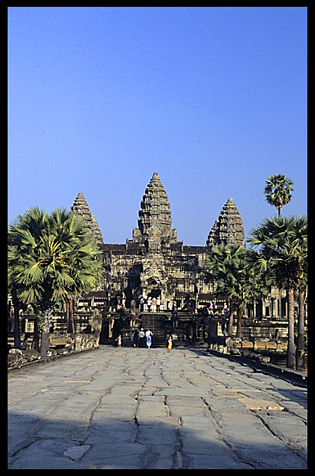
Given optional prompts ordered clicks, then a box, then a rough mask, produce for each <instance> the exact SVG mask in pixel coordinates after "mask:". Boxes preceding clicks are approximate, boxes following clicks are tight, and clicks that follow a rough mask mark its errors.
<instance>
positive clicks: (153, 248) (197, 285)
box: [8, 172, 288, 345]
mask: <svg viewBox="0 0 315 476" xmlns="http://www.w3.org/2000/svg"><path fill="white" fill-rule="evenodd" d="M71 209H72V210H73V211H74V212H75V213H76V214H77V215H79V216H81V217H82V218H83V220H84V222H85V224H86V227H87V228H88V230H89V231H90V233H91V234H92V235H93V236H94V238H95V241H96V243H97V245H98V246H99V248H100V250H101V252H102V260H103V279H102V281H101V283H100V285H99V287H98V288H97V289H95V290H93V291H90V292H89V293H87V294H86V295H83V296H80V297H79V298H78V299H75V300H74V303H73V304H74V305H73V310H74V311H73V315H72V317H71V319H70V317H69V315H67V312H66V311H65V310H60V311H56V312H55V315H54V317H53V326H52V328H53V333H54V334H55V335H56V336H58V335H60V334H64V335H68V336H70V334H69V332H70V333H71V332H73V327H71V326H69V323H70V321H71V322H72V326H73V324H74V331H75V332H77V333H82V332H83V333H84V332H87V333H89V332H91V329H92V328H95V327H93V326H94V325H95V323H97V327H98V330H97V332H100V343H113V342H114V339H115V338H116V337H117V336H118V334H122V337H123V345H126V344H127V343H128V344H129V345H131V336H132V334H133V332H134V331H135V330H139V329H140V328H141V327H143V328H144V329H149V328H150V330H151V331H153V336H154V337H153V345H163V344H164V345H165V342H166V336H167V334H172V336H173V339H174V340H175V342H176V340H177V342H179V343H183V344H190V343H196V342H197V343H202V342H206V341H207V340H208V342H210V340H209V339H210V338H209V336H214V337H215V338H216V336H223V333H222V325H221V324H222V320H223V321H224V319H225V316H224V303H225V301H227V300H226V298H225V296H215V295H214V294H213V291H214V289H213V284H212V283H207V282H206V280H205V276H206V267H205V261H206V256H207V252H208V251H209V249H210V248H211V247H212V246H213V245H215V244H220V243H223V244H229V243H231V244H238V245H242V246H245V239H244V227H243V223H242V219H241V217H240V214H239V211H238V209H237V208H236V206H235V204H234V202H233V199H232V198H229V199H228V200H227V202H226V203H225V205H224V206H223V208H222V210H221V212H220V214H219V216H218V219H217V220H216V221H215V223H214V225H213V227H212V228H211V230H210V232H209V234H208V237H207V238H206V240H205V245H204V246H187V245H184V244H183V241H179V240H178V239H177V232H176V229H174V228H172V218H171V211H170V204H169V201H168V197H167V194H166V191H165V189H164V187H163V185H162V183H161V181H160V178H159V175H158V174H157V173H156V172H155V173H154V174H153V176H152V178H151V180H150V182H149V184H148V185H147V187H146V189H145V192H144V195H143V197H142V200H141V202H140V210H139V219H138V227H137V228H134V229H133V232H132V240H129V239H127V240H126V243H124V244H109V243H104V241H103V236H102V233H101V230H100V228H99V226H98V223H97V221H96V219H95V217H94V216H93V215H92V213H91V211H90V209H89V206H88V204H87V201H86V199H85V197H84V195H83V194H82V193H79V194H78V196H77V197H76V199H75V201H74V203H73V205H72V207H71ZM210 303H211V306H213V307H212V309H211V311H210ZM11 304H12V303H11ZM8 307H9V311H8V314H9V321H8V330H9V334H10V333H11V334H12V332H13V329H14V322H13V321H14V319H13V314H12V313H13V307H12V305H10V299H9V306H8ZM209 311H210V312H209ZM287 311H288V306H287V297H286V293H285V291H284V290H279V289H277V288H271V293H270V294H269V296H268V297H267V298H261V299H256V300H253V302H252V303H250V304H249V305H248V308H247V312H246V313H245V315H244V317H245V318H246V319H244V320H243V327H242V329H243V336H244V337H246V336H247V338H248V339H256V338H262V339H271V340H275V339H276V337H277V336H278V337H279V336H280V337H283V338H285V336H286V333H287V319H286V318H287ZM209 313H210V317H209ZM35 320H36V316H33V315H30V314H28V313H26V314H23V315H21V331H22V333H25V335H27V333H32V332H33V330H34V322H35ZM235 323H236V316H235V322H234V332H236V326H235ZM71 329H72V330H71ZM71 335H72V334H71ZM278 337H277V339H278ZM215 338H214V340H215Z"/></svg>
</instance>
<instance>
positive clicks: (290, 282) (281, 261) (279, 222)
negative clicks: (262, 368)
mask: <svg viewBox="0 0 315 476" xmlns="http://www.w3.org/2000/svg"><path fill="white" fill-rule="evenodd" d="M248 242H249V243H251V244H252V245H253V246H254V247H258V248H259V257H258V259H257V263H258V264H259V266H260V268H261V269H265V270H266V269H268V268H269V270H270V272H271V274H272V273H273V276H274V281H275V284H276V285H277V286H278V287H279V288H284V289H286V291H287V297H288V349H287V365H288V367H290V368H295V345H294V292H295V291H298V290H299V288H300V286H301V283H302V282H303V280H304V279H305V266H306V261H307V219H306V217H304V216H302V217H300V218H295V217H273V218H271V219H266V220H265V221H264V222H263V223H262V224H261V225H259V226H258V227H257V228H256V229H254V230H252V231H251V233H250V238H249V239H248Z"/></svg>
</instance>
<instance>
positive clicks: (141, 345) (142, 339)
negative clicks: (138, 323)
mask: <svg viewBox="0 0 315 476" xmlns="http://www.w3.org/2000/svg"><path fill="white" fill-rule="evenodd" d="M144 337H145V333H144V330H143V327H141V329H140V332H139V347H144V346H143V341H144Z"/></svg>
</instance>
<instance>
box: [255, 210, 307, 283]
mask: <svg viewBox="0 0 315 476" xmlns="http://www.w3.org/2000/svg"><path fill="white" fill-rule="evenodd" d="M248 242H249V243H250V244H251V245H252V246H253V247H256V248H258V249H259V254H258V259H257V263H258V265H259V267H260V269H262V270H269V273H270V276H272V277H273V280H274V284H275V285H277V286H279V287H280V288H281V287H283V288H285V289H292V288H293V289H294V290H299V289H300V287H301V286H302V285H303V284H304V283H305V280H306V276H307V272H306V270H307V252H308V244H307V218H306V217H304V216H302V217H273V218H271V219H265V220H264V222H263V223H262V224H260V225H259V226H258V227H257V228H256V229H254V230H252V231H251V233H250V237H249V239H248Z"/></svg>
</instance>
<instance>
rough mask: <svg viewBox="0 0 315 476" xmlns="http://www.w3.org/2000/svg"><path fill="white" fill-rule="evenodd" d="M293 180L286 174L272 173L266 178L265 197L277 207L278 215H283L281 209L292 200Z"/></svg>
mask: <svg viewBox="0 0 315 476" xmlns="http://www.w3.org/2000/svg"><path fill="white" fill-rule="evenodd" d="M293 190H294V188H293V182H292V180H291V179H289V178H287V177H286V176H285V175H282V174H278V175H271V176H270V177H269V178H267V180H266V187H265V197H266V201H267V202H268V203H270V205H272V206H274V207H276V209H277V210H278V216H279V217H280V216H281V210H282V208H283V207H284V205H287V203H289V202H290V201H291V197H292V195H291V192H293Z"/></svg>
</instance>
